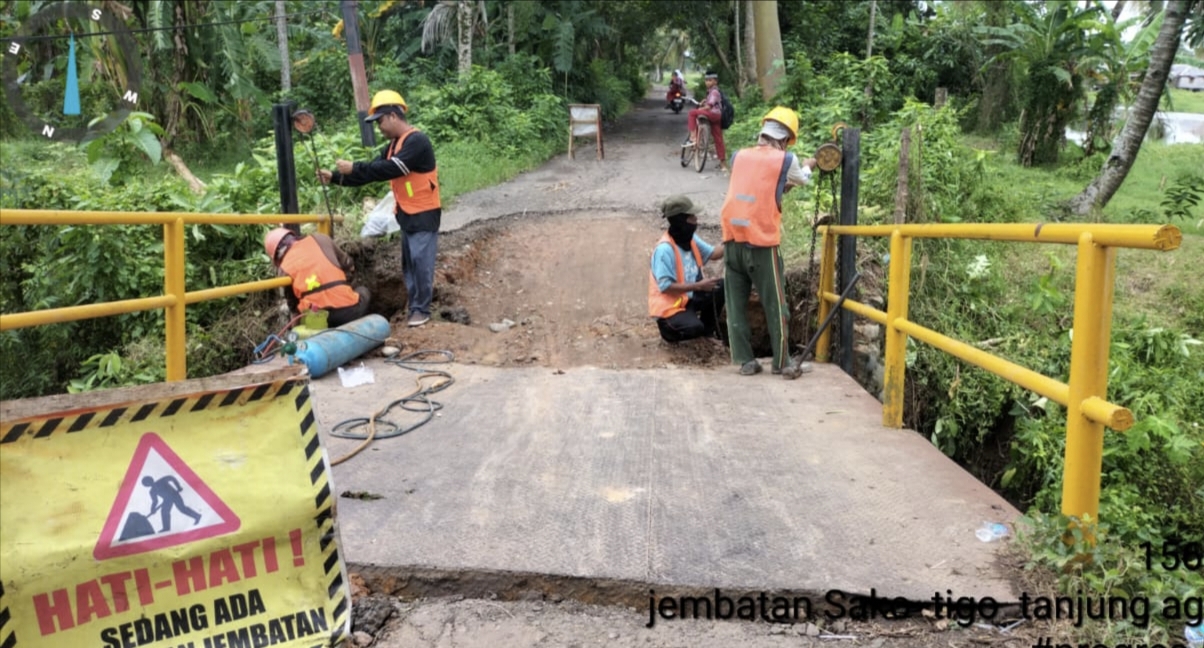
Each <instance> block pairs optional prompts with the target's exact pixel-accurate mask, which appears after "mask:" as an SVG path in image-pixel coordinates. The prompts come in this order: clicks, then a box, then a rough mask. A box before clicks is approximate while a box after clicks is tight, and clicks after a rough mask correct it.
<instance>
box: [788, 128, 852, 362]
mask: <svg viewBox="0 0 1204 648" xmlns="http://www.w3.org/2000/svg"><path fill="white" fill-rule="evenodd" d="M844 127H845V124H844V122H840V123H837V124H836V125H835V126H833V127H832V141H830V142H824V143H823V144H822V145H820V147H819V148H818V149H816V150H815V166H816V167H818V168H819V180H818V181H817V182H816V183H815V214H814V215H813V216H812V218H811V254H810V255H809V256H808V258H807V272H808V276H809V280H808V293H807V294H809V295H813V296H814V297H815V299H816V302H815V305H816V307H818V305H819V301H818V300H820V299H823V297H822V296H820V295H819V287H818V280H817V279H816V274H817V273H816V272H815V241H816V238H817V237H818V235H819V226H820V225H823V224H826V223H829V222H831V221H832V220H834V219H833V218H832V217H828V218H825V219H823V220H822V221H821V219H820V216H819V192H820V190H821V189H822V188H823V186H822V185H823V182H824V178H827V179H828V187H829V190H830V191H831V194H832V213H833V214H835V213H837V212H838V206H837V201H836V170H837V169H839V168H840V161H841V151H840V145H839V144H837V143H836V135H837V133H839V132H840V130H841V129H842V128H844ZM810 329H811V313H810V310H808V311H807V312H805V313H803V339H804V340H807V339H809V338H810V337H811V335H810V333H811V331H810ZM803 353H804V355H806V351H805V350H804V352H803ZM806 360H807V358H805V357H801V358H799V362H805V361H806Z"/></svg>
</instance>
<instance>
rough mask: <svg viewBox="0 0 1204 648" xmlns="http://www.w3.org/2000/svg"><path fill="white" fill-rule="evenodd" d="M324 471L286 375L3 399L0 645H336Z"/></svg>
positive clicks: (301, 384) (339, 601) (307, 409)
mask: <svg viewBox="0 0 1204 648" xmlns="http://www.w3.org/2000/svg"><path fill="white" fill-rule="evenodd" d="M247 382H252V383H254V384H249V385H248V384H247ZM80 399H85V400H80ZM329 472H330V471H329V462H328V461H327V458H326V454H325V451H324V450H323V448H322V444H321V442H320V440H319V438H318V430H317V425H316V424H315V422H314V416H313V411H312V407H311V403H310V399H309V390H308V383H307V380H306V378H305V377H304V376H302V375H300V374H299V373H298V372H297V371H296V370H293V369H286V370H281V371H277V372H273V373H270V374H260V376H259V377H255V378H250V379H249V378H247V377H246V376H242V377H226V378H222V379H208V380H205V381H188V382H185V383H176V384H171V385H157V386H150V387H143V388H136V389H130V390H114V391H112V392H101V393H97V394H88V395H74V396H70V397H68V396H61V397H53V398H50V399H39V400H38V401H13V402H10V403H3V404H0V619H5V620H6V622H4V623H0V646H4V647H5V648H24V647H26V646H37V647H52V646H53V647H58V646H97V647H104V648H108V647H114V648H116V647H120V648H167V647H170V648H178V647H181V646H188V647H190V648H227V647H234V646H239V647H242V646H246V647H247V648H251V647H256V648H259V647H263V646H285V647H297V648H301V647H304V648H311V647H314V646H327V645H333V644H335V643H337V642H339V641H340V640H342V639H343V638H344V637H345V636H346V635H347V633H348V631H349V629H350V596H349V592H348V588H347V585H346V583H347V578H346V574H345V568H344V566H343V562H342V560H341V557H340V553H339V549H338V542H337V531H336V528H335V524H334V522H335V520H334V499H333V496H332V494H331V485H330V475H329Z"/></svg>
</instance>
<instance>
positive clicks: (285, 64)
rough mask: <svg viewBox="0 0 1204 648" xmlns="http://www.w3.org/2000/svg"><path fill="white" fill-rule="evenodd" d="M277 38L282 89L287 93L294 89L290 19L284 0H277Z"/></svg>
mask: <svg viewBox="0 0 1204 648" xmlns="http://www.w3.org/2000/svg"><path fill="white" fill-rule="evenodd" d="M276 40H277V42H278V44H279V46H280V90H281V91H283V92H286V93H287V92H289V91H290V90H292V89H293V67H292V64H291V63H290V62H289V59H288V19H287V18H286V17H285V8H284V0H276Z"/></svg>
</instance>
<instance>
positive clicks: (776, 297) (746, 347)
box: [723, 241, 790, 369]
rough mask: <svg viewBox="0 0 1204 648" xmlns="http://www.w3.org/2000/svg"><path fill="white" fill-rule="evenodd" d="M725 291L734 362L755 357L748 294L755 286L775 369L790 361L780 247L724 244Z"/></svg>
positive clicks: (788, 318)
mask: <svg viewBox="0 0 1204 648" xmlns="http://www.w3.org/2000/svg"><path fill="white" fill-rule="evenodd" d="M723 265H724V270H725V273H724V279H723V286H724V294H725V295H726V297H727V335H728V339H729V344H730V345H731V349H732V362H734V363H736V364H738V365H742V364H744V363H746V362H749V361H750V360H756V357H755V356H753V350H752V332H751V331H750V330H749V327H748V313H747V310H748V297H749V294H750V292H751V289H752V288H756V289H757V294H758V295H760V296H761V305H762V306H763V307H764V308H765V322H766V324H767V325H768V326H769V342H770V344H771V345H772V346H773V368H774V369H783V368H785V367H786V365H787V364H789V363H790V357H789V353H788V351H789V350H788V348H787V339H788V337H789V335H790V310H789V309H788V308H787V306H786V284H785V281H784V275H783V272H782V255H781V254H779V253H778V246H776V245H775V246H773V247H753V246H750V245H747V244H745V243H737V242H734V241H732V242H728V243H725V244H724V246H723Z"/></svg>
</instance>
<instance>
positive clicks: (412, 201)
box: [389, 129, 443, 215]
mask: <svg viewBox="0 0 1204 648" xmlns="http://www.w3.org/2000/svg"><path fill="white" fill-rule="evenodd" d="M415 132H417V129H412V130H410V131H407V132H406V134H405V135H402V136H401V137H399V138H397V140H395V141H394V142H393V144H392V145H390V146H389V157H393V156H394V155H396V154H397V152H398V151H400V150H401V145H402V143H403V142H405V141H406V138H407V137H409V136H410V134H411V133H415ZM389 187H390V188H392V189H393V199H394V200H396V201H397V207H398V208H399V209H401V211H402V213H404V214H410V215H414V214H420V213H422V212H424V211H430V210H432V209H438V208H440V207H442V206H443V201H442V200H441V199H440V198H439V168H438V167H436V168H434V169H431V170H430V171H426V172H423V173H419V172H417V171H411V172H410V173H409V174H408V175H403V176H398V177H396V178H393V179H392V180H390V181H389Z"/></svg>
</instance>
